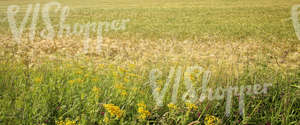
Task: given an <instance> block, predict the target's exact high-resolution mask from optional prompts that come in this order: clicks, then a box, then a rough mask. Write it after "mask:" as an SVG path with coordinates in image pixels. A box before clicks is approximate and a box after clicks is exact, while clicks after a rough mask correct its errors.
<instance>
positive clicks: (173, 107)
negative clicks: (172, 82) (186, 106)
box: [168, 103, 177, 110]
mask: <svg viewBox="0 0 300 125" xmlns="http://www.w3.org/2000/svg"><path fill="white" fill-rule="evenodd" d="M168 108H169V109H170V110H176V109H177V106H176V105H174V104H172V103H170V104H168Z"/></svg>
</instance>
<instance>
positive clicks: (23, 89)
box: [0, 0, 300, 125]
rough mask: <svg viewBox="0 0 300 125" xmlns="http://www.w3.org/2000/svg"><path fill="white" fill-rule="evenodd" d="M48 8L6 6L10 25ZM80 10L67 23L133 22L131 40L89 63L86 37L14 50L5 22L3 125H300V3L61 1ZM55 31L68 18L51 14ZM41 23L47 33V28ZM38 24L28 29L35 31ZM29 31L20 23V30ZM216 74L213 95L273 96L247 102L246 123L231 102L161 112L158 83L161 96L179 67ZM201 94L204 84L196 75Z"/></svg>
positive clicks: (1, 26)
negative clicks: (218, 91)
mask: <svg viewBox="0 0 300 125" xmlns="http://www.w3.org/2000/svg"><path fill="white" fill-rule="evenodd" d="M48 2H49V1H46V0H31V1H22V2H20V1H19V0H10V1H8V0H4V1H0V5H1V6H0V19H1V20H2V19H5V18H6V10H7V7H8V6H9V5H13V4H16V5H20V6H21V7H22V9H21V10H22V11H21V12H20V13H19V15H18V16H17V18H18V20H19V22H21V20H22V19H23V16H24V13H25V11H26V7H27V4H29V3H32V4H34V3H41V5H43V4H45V3H48ZM58 2H60V3H61V4H62V5H65V6H69V7H70V14H69V16H68V18H67V19H66V23H68V24H72V25H73V24H74V23H76V22H79V23H82V24H85V23H89V22H99V21H108V22H111V21H113V20H122V19H130V21H129V22H128V23H127V24H126V29H125V30H120V31H114V30H108V31H106V32H104V33H103V43H102V44H101V47H102V49H101V53H97V52H96V51H95V49H94V46H95V44H96V43H95V39H96V34H91V43H90V44H91V46H90V48H89V49H90V51H89V52H88V53H83V52H82V50H83V38H82V36H66V37H63V38H55V39H54V40H51V41H50V40H45V39H42V38H41V37H39V36H37V37H35V40H34V41H30V40H28V32H29V29H26V30H25V31H24V33H23V37H22V42H21V43H20V44H17V43H16V42H15V41H14V40H13V36H12V33H11V32H10V28H9V24H8V22H7V21H3V22H0V33H1V35H0V41H1V42H0V124H59V125H66V124H68V125H73V124H82V125H85V124H99V125H102V124H206V125H211V124H299V123H300V119H299V118H300V106H299V105H300V98H299V96H300V82H299V81H300V40H298V39H297V37H296V34H295V32H294V28H293V25H292V21H291V19H290V16H291V14H290V13H291V12H290V11H291V10H290V9H291V7H292V6H293V5H295V4H300V2H299V1H297V0H185V1H182V0H181V1H180V0H144V1H141V0H110V1H108V0H87V1H83V0H82V1H71V0H58ZM51 17H52V19H53V20H52V21H53V24H58V23H59V14H55V13H52V14H51ZM41 18H42V17H40V20H39V22H38V23H37V30H38V31H40V30H42V29H43V28H44V27H45V26H44V25H43V22H42V21H41ZM30 20H31V18H29V23H28V24H27V27H29V26H30ZM18 24H19V23H18ZM196 65H197V66H201V67H203V68H204V69H205V70H209V71H211V74H212V75H211V78H210V80H209V83H208V85H209V87H211V88H217V87H220V86H222V87H229V86H242V85H254V84H264V83H271V84H272V87H270V88H269V90H268V92H267V93H266V94H259V95H252V96H251V95H250V96H246V98H245V101H246V103H245V109H244V110H245V111H244V112H245V113H244V114H243V115H239V108H238V106H239V102H238V97H233V100H232V101H233V102H232V108H231V114H230V116H225V114H224V113H225V106H224V105H225V101H226V100H225V99H222V100H213V101H210V100H205V101H203V102H200V101H196V102H193V103H188V102H184V101H183V100H181V96H182V95H183V94H184V93H185V92H186V91H187V90H186V89H185V86H184V84H183V82H184V80H183V79H182V80H181V81H180V86H179V94H178V101H177V103H176V104H172V103H170V102H171V96H172V95H171V94H172V85H173V84H174V82H175V81H174V79H172V81H171V86H170V87H169V88H168V91H167V93H166V96H165V98H164V105H163V106H161V107H159V106H156V102H155V100H154V98H153V95H152V91H153V90H152V88H151V84H150V83H149V73H150V71H151V70H152V69H159V70H161V71H162V73H163V75H162V77H160V78H159V79H158V81H157V83H158V88H157V89H156V90H157V91H161V89H162V88H163V87H164V84H165V82H166V80H167V77H168V75H169V74H168V73H169V70H170V69H171V68H172V67H175V68H178V67H181V68H182V71H185V69H186V68H188V67H190V66H196ZM191 79H192V81H193V86H194V87H195V88H197V93H198V94H200V93H201V91H200V90H201V89H198V88H201V83H202V80H203V79H202V76H200V77H195V76H194V75H193V74H192V75H191Z"/></svg>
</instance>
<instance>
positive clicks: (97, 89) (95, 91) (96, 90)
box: [92, 86, 100, 94]
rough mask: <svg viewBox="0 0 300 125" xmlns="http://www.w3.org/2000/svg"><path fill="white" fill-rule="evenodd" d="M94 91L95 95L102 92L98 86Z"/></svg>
mask: <svg viewBox="0 0 300 125" xmlns="http://www.w3.org/2000/svg"><path fill="white" fill-rule="evenodd" d="M92 91H93V92H94V93H95V94H98V93H99V92H100V89H99V88H98V87H96V86H94V87H93V89H92Z"/></svg>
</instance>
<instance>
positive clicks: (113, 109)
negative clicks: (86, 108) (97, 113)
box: [103, 104, 124, 118]
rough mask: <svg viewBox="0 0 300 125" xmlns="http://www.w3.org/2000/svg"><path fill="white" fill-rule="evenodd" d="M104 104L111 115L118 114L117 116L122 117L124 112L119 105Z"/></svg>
mask: <svg viewBox="0 0 300 125" xmlns="http://www.w3.org/2000/svg"><path fill="white" fill-rule="evenodd" d="M103 106H104V108H105V110H106V111H108V112H109V114H110V115H112V116H116V117H117V118H120V117H121V116H122V115H123V113H124V111H123V110H121V109H120V107H119V106H115V105H114V104H103Z"/></svg>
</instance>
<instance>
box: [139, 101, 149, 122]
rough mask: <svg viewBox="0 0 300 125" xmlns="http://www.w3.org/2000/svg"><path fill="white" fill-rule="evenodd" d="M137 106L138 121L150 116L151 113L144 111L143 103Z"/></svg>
mask: <svg viewBox="0 0 300 125" xmlns="http://www.w3.org/2000/svg"><path fill="white" fill-rule="evenodd" d="M137 106H138V113H139V118H140V119H142V120H145V119H146V118H147V117H148V116H150V114H151V113H150V112H149V111H148V110H147V109H146V105H145V103H144V102H141V103H139V104H137Z"/></svg>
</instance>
